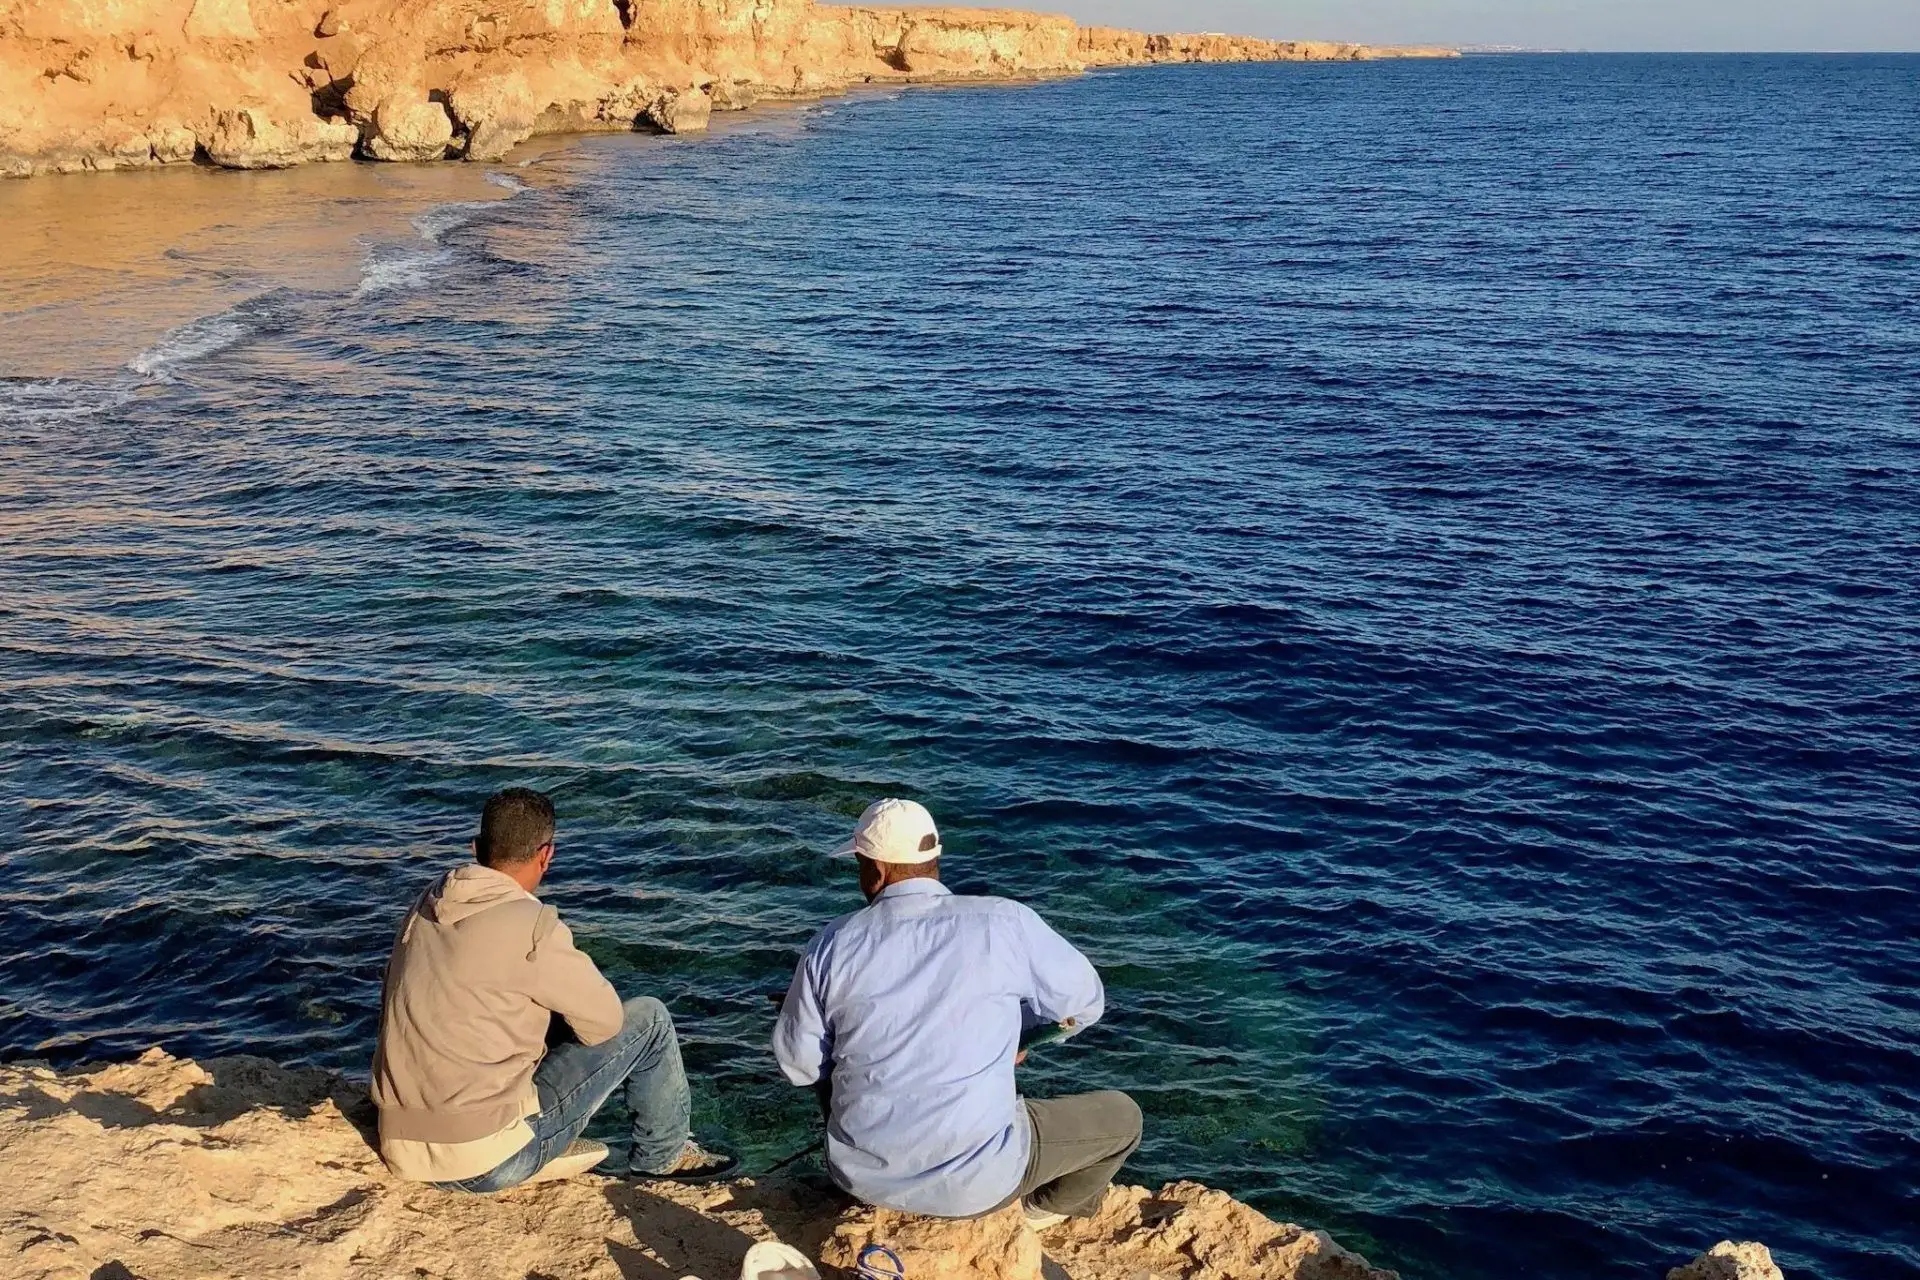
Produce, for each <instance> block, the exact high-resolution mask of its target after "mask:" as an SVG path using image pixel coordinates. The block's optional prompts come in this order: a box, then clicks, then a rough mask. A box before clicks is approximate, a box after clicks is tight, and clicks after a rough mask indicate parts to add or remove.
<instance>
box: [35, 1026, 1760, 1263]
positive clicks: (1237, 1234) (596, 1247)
mask: <svg viewBox="0 0 1920 1280" xmlns="http://www.w3.org/2000/svg"><path fill="white" fill-rule="evenodd" d="M372 1118H373V1117H372V1110H371V1107H370V1106H369V1104H368V1102H367V1098H366V1095H365V1093H364V1092H362V1091H361V1090H360V1089H358V1088H357V1087H355V1086H353V1085H351V1084H349V1083H348V1082H346V1081H344V1080H342V1079H341V1078H340V1077H338V1076H334V1075H331V1074H329V1073H326V1072H323V1071H318V1070H311V1069H308V1070H289V1069H286V1068H283V1067H279V1066H276V1065H275V1064H273V1063H271V1062H268V1061H266V1060H264V1059H260V1058H223V1059H216V1060H213V1061H210V1062H208V1063H206V1064H205V1065H201V1064H197V1063H194V1062H192V1061H189V1060H187V1059H181V1058H174V1057H170V1056H168V1055H167V1054H166V1053H164V1052H162V1051H160V1050H158V1049H153V1050H149V1051H148V1052H147V1053H146V1055H145V1056H143V1057H141V1058H140V1059H139V1060H138V1061H137V1062H132V1063H121V1064H116V1065H111V1066H107V1067H102V1068H98V1069H94V1070H87V1071H77V1072H71V1073H61V1072H56V1071H54V1070H51V1069H49V1068H46V1067H41V1066H35V1065H15V1066H0V1170H4V1171H5V1173H4V1180H5V1194H4V1196H3V1197H0V1274H4V1275H6V1276H9V1277H12V1278H13V1280H131V1278H134V1277H137V1278H139V1280H227V1278H231V1280H296V1278H298V1280H393V1278H394V1277H399V1276H406V1277H412V1278H414V1280H523V1278H524V1280H677V1278H678V1277H681V1276H689V1275H691V1276H698V1277H705V1280H731V1278H732V1277H733V1276H735V1275H737V1274H738V1272H739V1267H740V1262H741V1259H742V1257H743V1256H744V1255H745V1253H746V1251H747V1249H748V1248H749V1247H751V1246H752V1244H753V1243H754V1242H756V1241H759V1240H770V1239H781V1240H784V1241H786V1242H787V1243H789V1244H792V1245H795V1246H797V1247H799V1248H801V1249H802V1250H804V1251H805V1252H806V1253H807V1254H808V1255H809V1256H810V1257H815V1258H819V1259H820V1260H821V1261H822V1263H823V1264H825V1265H824V1266H823V1267H822V1271H823V1272H824V1273H825V1274H827V1275H828V1276H833V1275H834V1274H835V1273H836V1271H837V1270H838V1269H842V1268H846V1267H849V1266H851V1264H852V1262H853V1260H854V1258H855V1257H856V1256H857V1255H858V1253H859V1250H860V1249H861V1247H862V1246H863V1245H865V1244H866V1243H868V1242H870V1241H875V1240H878V1241H883V1242H885V1243H887V1244H889V1245H891V1246H892V1247H893V1248H894V1249H895V1251H896V1252H897V1253H899V1255H900V1256H901V1259H902V1261H903V1263H904V1264H905V1267H906V1273H907V1275H909V1276H910V1277H912V1280H962V1278H963V1277H964V1278H966V1280H1039V1277H1040V1276H1041V1274H1042V1271H1041V1249H1042V1239H1041V1237H1037V1236H1035V1235H1034V1234H1033V1233H1032V1232H1031V1231H1028V1230H1027V1229H1026V1228H1025V1226H1024V1225H1023V1223H1022V1221H1021V1219H1020V1214H1019V1210H1018V1208H1017V1207H1016V1208H1014V1209H1012V1210H1009V1211H1006V1212H1003V1213H1000V1214H997V1215H993V1216H990V1217H987V1218H983V1219H978V1220H975V1221H972V1222H958V1223H956V1222H941V1221H936V1220H931V1219H925V1218H912V1217H907V1216H905V1215H901V1214H894V1213H889V1212H885V1211H880V1212H875V1211H873V1210H870V1209H862V1208H849V1207H847V1206H846V1204H845V1203H844V1202H843V1201H841V1200H840V1199H838V1198H837V1197H835V1196H833V1195H832V1194H831V1192H830V1191H829V1190H828V1189H826V1188H824V1187H821V1186H818V1185H815V1184H813V1183H810V1182H808V1181H806V1180H804V1179H767V1180H747V1179H743V1180H741V1181H738V1182H734V1183H730V1184H726V1185H720V1186H713V1187H704V1188H689V1187H681V1186H677V1185H674V1184H671V1183H626V1182H621V1181H616V1180H613V1179H609V1178H600V1177H595V1176H593V1175H586V1176H582V1177H579V1178H574V1179H572V1180H569V1181H566V1182H553V1183H544V1184H540V1185H537V1186H527V1187H521V1188H518V1189H516V1190H514V1191H510V1192H507V1193H505V1194H502V1195H498V1196H488V1197H479V1196H460V1195H455V1194H450V1193H446V1192H440V1191H435V1190H434V1189H432V1188H430V1187H424V1186H419V1185H414V1184H407V1183H401V1182H396V1181H394V1180H393V1179H392V1178H390V1177H389V1176H388V1175H387V1172H386V1169H385V1167H384V1166H382V1165H381V1163H380V1160H379V1157H378V1156H377V1155H375V1153H374V1151H373V1149H372V1148H371V1147H370V1146H369V1138H370V1127H371V1123H372ZM1044 1242H1045V1249H1046V1252H1047V1253H1048V1254H1049V1255H1051V1257H1052V1259H1053V1260H1054V1262H1056V1263H1058V1264H1060V1265H1061V1266H1062V1267H1064V1269H1065V1270H1066V1272H1067V1273H1068V1274H1070V1275H1071V1276H1073V1277H1075V1280H1394V1276H1395V1273H1394V1272H1391V1271H1382V1270H1378V1269H1376V1268H1373V1267H1371V1266H1369V1265H1368V1263H1367V1261H1366V1260H1365V1259H1364V1258H1361V1257H1359V1256H1358V1255H1356V1254H1354V1253H1350V1252H1348V1251H1347V1250H1345V1249H1342V1248H1341V1247H1340V1246H1339V1245H1337V1244H1335V1243H1334V1242H1333V1241H1332V1240H1331V1239H1329V1238H1328V1237H1327V1236H1326V1235H1325V1234H1324V1233H1322V1232H1318V1231H1309V1230H1306V1229H1304V1228H1301V1227H1296V1226H1290V1225H1287V1224H1284V1223H1277V1222H1274V1221H1272V1220H1270V1219H1268V1218H1266V1217H1264V1216H1262V1215H1261V1214H1259V1213H1257V1212H1255V1211H1254V1210H1253V1209H1250V1208H1248V1207H1247V1206H1246V1205H1243V1204H1240V1203H1239V1202H1238V1201H1235V1200H1234V1199H1232V1198H1231V1197H1230V1196H1228V1195H1226V1194H1225V1193H1223V1192H1219V1191H1211V1190H1208V1189H1207V1188H1205V1187H1203V1186H1200V1185H1199V1184H1197V1183H1192V1182H1177V1183H1171V1184H1169V1185H1167V1186H1164V1187H1162V1188H1160V1189H1159V1190H1158V1191H1148V1190H1146V1189H1145V1188H1142V1187H1116V1188H1114V1189H1113V1190H1111V1191H1109V1192H1108V1193H1107V1199H1106V1202H1105V1203H1104V1204H1103V1205H1102V1207H1101V1210H1100V1213H1099V1214H1098V1215H1097V1216H1096V1217H1094V1218H1091V1219H1089V1220H1086V1221H1083V1222H1076V1223H1071V1224H1068V1225H1066V1226H1062V1227H1058V1228H1055V1229H1053V1230H1051V1231H1049V1232H1047V1234H1046V1236H1045V1237H1044ZM840 1273H841V1274H845V1273H844V1272H843V1271H842V1272H840ZM1669 1280H1780V1273H1779V1271H1778V1270H1776V1269H1775V1268H1774V1267H1773V1263H1772V1260H1771V1259H1770V1258H1769V1257H1768V1256H1767V1252H1766V1250H1765V1249H1764V1248H1762V1247H1760V1246H1759V1245H1755V1244H1740V1245H1735V1244H1731V1243H1722V1244H1720V1245H1717V1246H1716V1247H1715V1248H1714V1250H1712V1251H1711V1252H1709V1253H1707V1254H1703V1255H1701V1256H1700V1257H1699V1258H1697V1259H1695V1261H1694V1262H1693V1263H1691V1264H1689V1266H1687V1267H1683V1268H1678V1269H1676V1270H1675V1271H1674V1272H1672V1273H1671V1275H1670V1277H1669Z"/></svg>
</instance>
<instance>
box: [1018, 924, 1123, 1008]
mask: <svg viewBox="0 0 1920 1280" xmlns="http://www.w3.org/2000/svg"><path fill="white" fill-rule="evenodd" d="M1015 905H1016V907H1017V910H1016V913H1015V917H1014V918H1015V920H1016V921H1017V922H1018V929H1019V935H1020V954H1021V955H1022V956H1023V958H1024V959H1025V962H1026V968H1027V972H1026V973H1025V974H1024V975H1018V976H1019V977H1021V978H1022V979H1023V980H1024V982H1025V988H1026V989H1025V990H1024V991H1022V992H1021V999H1023V1000H1025V1001H1026V1002H1027V1006H1028V1007H1029V1008H1031V1009H1032V1010H1033V1011H1034V1013H1036V1014H1038V1015H1039V1016H1040V1017H1041V1018H1043V1019H1044V1020H1046V1021H1048V1022H1065V1021H1067V1019H1069V1018H1071V1019H1073V1021H1074V1022H1076V1023H1077V1024H1079V1026H1080V1027H1087V1026H1091V1025H1092V1024H1093V1023H1095V1022H1098V1021H1099V1020H1100V1016H1101V1015H1102V1014H1104V1013H1105V1012H1106V1011H1107V990H1106V987H1105V986H1104V985H1102V984H1101V981H1100V975H1099V973H1097V972H1096V971H1095V970H1094V967H1093V962H1092V961H1091V960H1088V959H1087V958H1086V957H1085V956H1083V955H1081V954H1080V951H1079V949H1078V948H1076V947H1075V946H1074V945H1073V944H1072V943H1071V942H1068V941H1067V940H1066V939H1065V938H1063V937H1061V936H1060V935H1059V934H1057V933H1055V932H1054V931H1053V928H1052V926H1050V925H1048V924H1047V922H1046V921H1045V920H1042V919H1041V918H1040V917H1039V915H1038V914H1036V913H1035V912H1034V911H1033V910H1032V909H1030V908H1028V907H1024V906H1019V905H1018V904H1015Z"/></svg>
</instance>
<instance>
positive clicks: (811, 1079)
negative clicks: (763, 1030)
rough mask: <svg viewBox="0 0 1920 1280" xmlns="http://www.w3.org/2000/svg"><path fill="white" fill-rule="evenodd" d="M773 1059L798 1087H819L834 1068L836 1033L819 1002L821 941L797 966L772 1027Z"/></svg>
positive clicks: (811, 947)
mask: <svg viewBox="0 0 1920 1280" xmlns="http://www.w3.org/2000/svg"><path fill="white" fill-rule="evenodd" d="M773 1056H774V1057H775V1058H776V1059H778V1060H779V1063H780V1070H781V1071H782V1072H783V1073H784V1074H785V1075H786V1077H787V1079H788V1080H790V1081H792V1082H793V1083H794V1084H796V1085H801V1086H806V1085H811V1084H818V1083H819V1082H820V1081H821V1079H823V1078H824V1077H825V1076H826V1074H827V1073H828V1071H829V1070H831V1069H832V1066H833V1031H832V1029H831V1028H829V1027H828V1026H827V1016H826V1011H825V1009H824V1008H823V1007H822V1004H821V999H820V984H819V942H818V940H816V941H815V943H814V945H813V946H810V947H808V948H807V954H806V955H804V956H802V957H800V963H799V964H798V965H796V966H794V970H793V982H792V983H791V984H790V985H789V986H788V987H787V997H786V999H785V1000H784V1001H783V1002H782V1003H781V1005H780V1017H779V1019H778V1020H777V1021H776V1022H775V1023H774V1024H773Z"/></svg>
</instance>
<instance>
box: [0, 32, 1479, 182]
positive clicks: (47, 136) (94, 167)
mask: <svg viewBox="0 0 1920 1280" xmlns="http://www.w3.org/2000/svg"><path fill="white" fill-rule="evenodd" d="M12 8H13V10H14V12H12V13H11V14H9V13H8V12H7V10H6V9H4V8H0V176H10V177H23V178H24V177H33V176H37V175H43V174H49V173H87V172H111V171H115V170H120V169H144V168H152V167H164V166H169V165H187V164H204V165H213V166H216V167H221V168H236V169H267V168H290V167H294V166H297V165H304V164H311V163H322V162H338V161H342V160H347V159H366V160H375V161H383V162H413V163H421V162H432V161H438V160H448V159H460V160H481V161H490V160H498V159H500V158H502V157H503V156H504V155H505V154H506V153H507V151H508V150H509V149H511V148H512V147H514V146H515V145H517V144H519V143H521V142H524V141H526V140H527V139H528V138H531V137H536V136H541V135H549V134H568V133H591V132H609V131H611V132H625V131H632V130H643V131H644V130H652V131H657V132H662V133H692V132H698V131H700V130H703V129H705V128H706V127H707V125H708V121H709V119H710V118H711V116H712V114H713V113H714V112H716V111H722V112H724V111H732V110H740V109H744V108H746V107H748V106H751V105H753V104H754V103H755V102H760V101H767V100H779V99H786V100H795V99H798V100H805V99H814V98H821V97H829V96H834V95H837V94H840V93H844V92H846V91H847V90H848V89H849V88H851V87H853V86H856V85H862V84H874V85H889V84H940V83H985V82H995V81H1018V80H1023V79H1040V78H1050V77H1056V76H1064V75H1076V74H1079V73H1081V72H1084V71H1086V70H1088V69H1089V68H1097V67H1114V66H1139V65H1162V64H1169V63H1192V62H1271V61H1368V60H1373V59H1377V58H1389V57H1457V56H1458V53H1457V51H1456V50H1452V49H1442V48H1425V47H1421V48H1382V47H1373V46H1368V45H1359V44H1346V43H1334V42H1325V41H1296V40H1284V41H1283V40H1266V39H1258V38H1253V37H1243V36H1226V35H1216V34H1201V35H1190V34H1158V33H1146V32H1139V31H1131V30H1125V29H1120V28H1112V27H1098V26H1089V27H1082V26H1079V25H1078V24H1076V23H1074V22H1073V21H1072V20H1070V19H1068V18H1065V17H1060V16H1057V15H1051V14H1038V13H1028V12H1023V11H1018V10H1001V9H968V8H940V7H928V8H891V9H867V8H844V7H839V6H831V5H818V4H815V3H813V0H763V2H762V3H759V4H756V5H751V6H749V5H747V4H745V3H743V0H676V2H675V3H671V4H661V5H656V6H649V7H647V8H644V9H642V8H639V7H637V6H633V5H629V4H626V3H624V0H556V3H554V4H552V5H547V6H542V7H539V8H535V7H532V6H523V7H518V8H509V9H498V8H494V7H490V6H483V5H480V4H479V3H478V2H477V0H454V3H450V4H448V5H445V6H427V7H421V6H414V5H409V4H407V3H405V0H333V2H329V0H292V3H290V4H285V5H270V4H268V3H267V0H257V3H250V0H194V3H193V4H192V6H191V9H190V10H189V11H188V13H187V14H186V19H185V21H184V22H182V21H181V20H180V15H179V13H177V12H176V11H175V8H174V7H173V5H172V4H171V3H170V0H129V3H127V4H125V5H121V6H115V7H113V8H112V9H110V10H108V11H103V12H95V11H91V10H83V11H78V12H70V11H68V10H67V9H66V8H65V7H64V6H63V7H60V8H53V9H47V10H45V11H43V10H42V9H41V8H40V7H39V6H32V5H23V4H21V3H20V0H15V2H14V4H13V6H12ZM9 18H10V19H11V20H10V21H9V20H8V19H9Z"/></svg>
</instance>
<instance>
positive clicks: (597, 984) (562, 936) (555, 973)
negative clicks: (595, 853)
mask: <svg viewBox="0 0 1920 1280" xmlns="http://www.w3.org/2000/svg"><path fill="white" fill-rule="evenodd" d="M547 909H548V910H551V908H547ZM543 923H544V922H543ZM532 959H533V984H532V987H533V989H532V990H531V991H529V992H528V993H527V994H528V995H529V996H531V997H532V998H533V1001H534V1003H535V1004H538V1005H539V1006H540V1007H541V1008H543V1009H551V1010H552V1011H553V1012H555V1013H557V1014H559V1015H560V1016H561V1017H563V1018H565V1019H566V1020H567V1025H568V1026H570V1027H572V1028H573V1034H574V1035H576V1036H578V1037H579V1038H580V1043H581V1044H600V1043H603V1042H604V1041H607V1040H611V1039H613V1038H614V1037H615V1036H617V1035H619V1034H620V1027H621V1025H622V1024H623V1023H624V1022H625V1021H626V1016H627V1014H626V1010H625V1009H624V1008H622V1007H621V1004H620V993H619V992H617V991H615V990H614V989H613V984H612V983H611V982H608V981H607V980H606V978H605V976H603V975H602V974H601V972H600V969H599V966H597V965H595V964H594V963H593V959H592V957H590V956H589V955H587V953H586V952H584V951H581V950H580V949H579V948H577V947H575V946H574V945H573V933H572V931H571V930H569V929H568V928H567V926H565V925H564V924H561V923H560V921H559V919H558V918H557V917H556V918H555V919H554V920H553V923H552V926H551V931H550V932H546V933H545V936H543V937H539V938H537V940H536V941H535V943H534V948H533V956H532Z"/></svg>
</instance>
